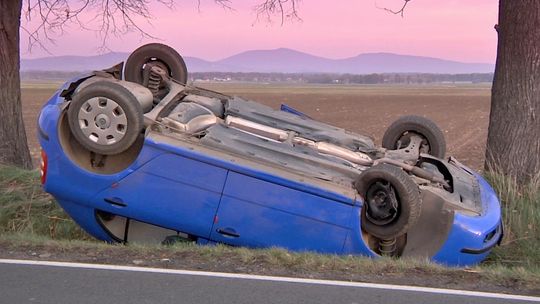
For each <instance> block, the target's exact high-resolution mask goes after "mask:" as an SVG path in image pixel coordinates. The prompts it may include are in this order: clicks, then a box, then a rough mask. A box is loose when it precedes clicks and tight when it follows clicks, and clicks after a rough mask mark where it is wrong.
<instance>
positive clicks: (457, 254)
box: [433, 174, 503, 266]
mask: <svg viewBox="0 0 540 304" xmlns="http://www.w3.org/2000/svg"><path fill="white" fill-rule="evenodd" d="M475 177H476V179H477V181H478V185H479V188H480V200H481V204H482V212H481V214H480V215H477V216H472V215H465V214H462V213H459V212H456V213H455V216H454V223H453V225H452V228H451V230H450V233H449V235H448V238H447V241H446V243H445V244H444V245H443V247H442V248H441V249H440V250H439V251H438V253H437V254H436V255H435V256H434V257H433V260H434V261H435V262H438V263H441V264H446V265H453V266H469V265H474V264H477V263H479V262H481V261H482V260H484V259H485V258H486V257H487V255H488V254H489V253H490V252H491V249H492V248H493V247H495V246H496V245H497V244H499V243H500V242H501V240H502V237H503V226H502V221H501V206H500V203H499V199H498V198H497V195H496V194H495V191H494V190H493V188H492V187H491V186H490V185H489V183H488V182H487V181H486V180H485V179H484V178H483V177H481V176H480V175H478V174H476V175H475Z"/></svg>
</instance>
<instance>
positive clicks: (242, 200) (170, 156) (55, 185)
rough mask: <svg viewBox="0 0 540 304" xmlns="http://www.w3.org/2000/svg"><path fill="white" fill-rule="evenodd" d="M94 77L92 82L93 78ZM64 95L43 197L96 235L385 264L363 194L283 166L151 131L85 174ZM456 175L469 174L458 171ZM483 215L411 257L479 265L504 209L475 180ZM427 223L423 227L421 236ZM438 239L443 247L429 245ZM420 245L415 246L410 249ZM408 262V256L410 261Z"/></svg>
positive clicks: (459, 221) (46, 139) (463, 217)
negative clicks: (163, 233) (114, 164)
mask: <svg viewBox="0 0 540 304" xmlns="http://www.w3.org/2000/svg"><path fill="white" fill-rule="evenodd" d="M86 77H88V76H86ZM81 79H84V77H81V78H79V79H74V80H72V81H69V82H67V83H66V84H65V85H64V86H63V87H61V88H60V89H59V90H58V91H57V92H56V93H55V94H54V95H53V96H52V97H51V98H50V99H49V101H47V102H46V104H45V105H44V106H43V108H42V110H41V113H40V115H39V121H38V125H39V128H38V129H39V135H38V137H39V141H40V144H41V146H42V149H43V151H44V155H45V157H46V160H45V162H46V179H45V182H44V189H45V191H47V192H48V193H50V194H52V195H53V196H54V197H55V198H56V200H57V201H58V202H59V204H60V205H61V206H62V207H63V209H64V210H65V211H66V212H67V213H68V214H69V215H70V216H71V217H72V218H73V219H74V220H75V221H76V222H77V223H78V224H79V225H80V226H81V227H82V228H83V229H84V230H86V231H87V232H88V233H89V234H91V235H92V236H94V237H96V238H98V239H100V240H104V241H108V242H114V241H127V240H129V237H128V236H127V235H126V234H127V231H128V229H127V227H126V226H122V227H126V230H125V232H124V233H120V234H118V233H116V234H115V233H111V231H110V229H108V228H107V227H106V226H105V225H104V224H103V221H102V220H101V219H100V218H99V216H98V213H99V212H106V213H107V214H113V215H115V216H118V217H121V218H124V219H126V220H127V219H131V220H134V221H137V222H139V223H144V224H149V225H152V226H155V227H160V228H164V229H167V230H170V231H174V232H179V233H182V234H183V235H187V236H189V238H190V239H191V240H193V241H196V242H197V243H199V244H212V243H224V244H229V245H233V246H247V247H253V248H263V247H282V248H286V249H290V250H294V251H313V252H320V253H329V254H352V255H363V256H370V257H376V256H379V254H377V253H376V252H375V251H374V250H373V246H370V244H369V240H368V238H367V237H366V236H365V234H364V233H363V232H362V228H361V226H362V225H361V219H362V217H361V213H362V209H363V207H364V204H363V200H362V198H361V197H360V196H359V195H357V193H356V192H355V191H354V189H353V188H352V187H351V188H350V189H346V188H345V187H334V186H329V185H328V183H327V182H326V181H324V180H320V179H314V178H309V176H307V177H306V176H304V175H295V174H289V173H287V172H282V171H281V170H279V168H276V167H275V166H272V165H268V164H264V163H261V162H257V161H253V160H250V159H246V158H242V157H235V156H234V155H232V156H231V154H229V153H220V152H219V151H217V152H216V150H215V149H208V148H205V147H201V146H199V145H195V144H190V143H189V142H183V143H182V144H177V142H176V141H175V140H173V139H171V138H170V137H167V136H165V135H163V134H160V133H159V132H147V133H146V135H145V136H144V139H143V144H142V148H141V150H140V152H139V153H138V155H137V156H136V158H134V160H133V161H132V162H131V164H129V166H126V167H125V168H123V169H122V170H120V171H118V172H114V173H111V174H102V173H96V172H92V171H90V170H87V169H85V168H83V167H81V166H80V165H79V164H78V163H77V162H76V161H74V159H73V156H70V154H69V151H66V147H65V144H64V143H63V140H64V139H62V135H61V132H63V131H61V125H62V120H63V119H64V118H63V116H64V115H65V114H64V113H65V111H66V107H67V105H68V104H69V102H68V100H66V98H65V97H62V95H63V94H62V93H63V92H65V91H66V90H68V89H69V87H70V86H72V85H73V84H74V83H77V82H78V81H79V82H80V80H81ZM452 166H454V167H455V168H454V170H462V171H465V172H469V174H473V173H470V169H468V168H466V167H464V166H462V165H461V164H459V163H458V162H454V163H453V164H452ZM473 179H474V180H475V181H476V184H477V190H478V192H479V200H480V203H481V209H480V211H479V212H478V213H477V214H471V213H470V212H460V211H456V210H450V211H445V212H443V213H444V214H445V219H446V223H445V224H441V225H445V228H444V229H442V230H441V232H440V233H439V234H438V235H436V236H433V237H431V236H430V235H429V234H427V235H426V234H425V233H424V234H421V233H420V234H421V235H420V234H419V237H418V238H419V240H417V241H416V243H418V244H421V243H429V244H431V245H429V244H428V245H426V246H428V247H430V248H429V249H426V250H424V249H422V246H423V245H422V246H420V245H419V246H418V248H412V249H411V250H409V252H410V255H414V256H424V257H427V258H431V259H432V260H433V261H435V262H438V263H442V264H445V265H453V266H464V265H472V264H476V263H478V262H480V261H482V260H483V259H485V258H486V256H487V255H488V254H489V252H490V250H491V248H492V247H493V246H494V245H495V244H496V243H497V242H499V241H500V238H501V236H502V226H501V213H500V205H499V201H498V199H497V197H496V195H495V193H494V191H493V189H492V188H491V187H490V185H489V184H488V183H487V182H486V181H485V180H484V179H483V178H482V177H481V176H479V175H476V174H474V175H473ZM421 221H422V219H420V222H419V225H420V226H419V228H418V229H423V228H422V222H421ZM430 238H433V239H435V240H430ZM413 239H414V237H411V242H414V241H413ZM405 255H406V254H404V256H405Z"/></svg>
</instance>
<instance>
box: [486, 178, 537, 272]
mask: <svg viewBox="0 0 540 304" xmlns="http://www.w3.org/2000/svg"><path fill="white" fill-rule="evenodd" d="M487 178H488V180H489V181H490V183H491V185H492V186H493V188H494V189H495V190H496V192H497V194H498V196H499V198H500V200H501V206H502V212H503V221H504V228H505V230H504V233H505V239H504V241H503V244H502V246H500V247H497V248H496V249H495V250H494V252H493V253H492V255H491V258H490V260H489V261H488V262H490V263H494V264H502V265H516V266H522V267H525V268H528V269H534V271H536V272H538V273H540V227H539V225H540V174H538V175H537V176H535V177H533V178H532V180H531V181H530V182H529V183H528V184H526V185H518V183H517V182H516V181H515V179H512V178H509V177H507V176H505V175H503V174H497V173H489V174H488V175H487Z"/></svg>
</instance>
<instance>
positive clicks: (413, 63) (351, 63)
mask: <svg viewBox="0 0 540 304" xmlns="http://www.w3.org/2000/svg"><path fill="white" fill-rule="evenodd" d="M128 56H129V53H107V54H103V55H97V56H57V57H45V58H38V59H22V60H21V70H22V71H31V70H32V71H64V72H65V71H90V70H95V69H102V68H107V67H110V66H112V65H114V64H116V63H118V62H120V61H125V60H126V59H127V57H128ZM184 60H185V61H186V64H187V66H188V71H191V72H261V73H338V74H339V73H350V74H371V73H434V74H468V73H491V72H493V71H494V69H495V66H494V65H493V64H490V63H464V62H457V61H451V60H444V59H439V58H431V57H421V56H411V55H399V54H392V53H367V54H360V55H358V56H355V57H351V58H345V59H329V58H324V57H319V56H314V55H311V54H307V53H303V52H299V51H296V50H292V49H286V48H280V49H274V50H253V51H246V52H243V53H240V54H237V55H234V56H231V57H227V58H225V59H222V60H218V61H207V60H203V59H200V58H196V57H184Z"/></svg>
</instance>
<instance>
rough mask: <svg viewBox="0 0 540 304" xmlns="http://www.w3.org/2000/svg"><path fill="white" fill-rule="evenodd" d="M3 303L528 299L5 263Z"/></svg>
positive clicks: (0, 281)
mask: <svg viewBox="0 0 540 304" xmlns="http://www.w3.org/2000/svg"><path fill="white" fill-rule="evenodd" d="M537 299H538V300H540V298H537ZM0 303H6V304H7V303H10V304H11V303H16V304H18V303H54V304H62V303H70V304H71V303H92V304H94V303H99V304H105V303H130V304H139V303H238V304H243V303H310V304H311V303H332V304H338V303H370V304H377V303H392V304H397V303H400V304H408V303H411V304H412V303H414V304H419V303H430V304H431V303H439V304H454V303H455V304H463V303H470V304H476V303H478V304H480V303H482V304H483V303H485V304H498V303H528V301H523V300H512V299H500V298H497V297H496V296H495V297H481V296H480V297H479V296H464V295H450V294H438V293H431V292H422V291H412V290H409V291H402V290H385V289H380V288H366V287H358V286H333V285H321V284H311V283H299V282H279V281H272V280H261V279H245V278H224V277H213V276H209V275H190V274H178V273H176V274H169V273H155V272H140V271H127V270H108V269H88V268H78V267H58V266H44V265H20V264H19V265H17V264H3V263H1V262H0Z"/></svg>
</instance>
